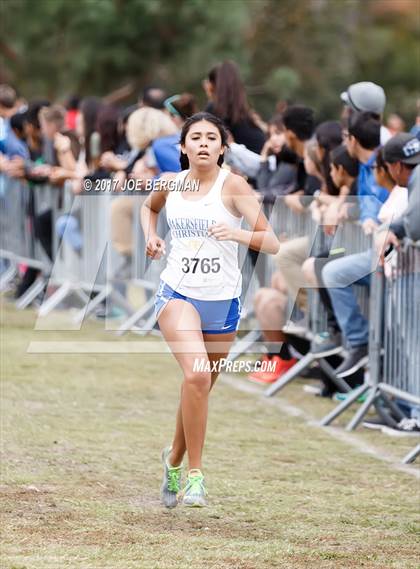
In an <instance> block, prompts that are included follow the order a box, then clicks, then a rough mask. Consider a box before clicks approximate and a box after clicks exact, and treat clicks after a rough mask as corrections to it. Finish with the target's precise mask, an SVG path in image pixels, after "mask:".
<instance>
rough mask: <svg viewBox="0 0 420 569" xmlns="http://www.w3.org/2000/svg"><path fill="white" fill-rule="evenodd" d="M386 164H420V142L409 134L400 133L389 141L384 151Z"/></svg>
mask: <svg viewBox="0 0 420 569" xmlns="http://www.w3.org/2000/svg"><path fill="white" fill-rule="evenodd" d="M383 154H384V160H385V162H389V163H390V164H392V163H394V162H403V163H404V164H414V165H416V164H420V140H419V139H418V138H416V137H415V136H414V135H413V134H410V133H408V132H400V133H399V134H396V135H395V136H393V137H392V138H390V139H389V140H388V142H387V143H386V144H385V146H384V150H383Z"/></svg>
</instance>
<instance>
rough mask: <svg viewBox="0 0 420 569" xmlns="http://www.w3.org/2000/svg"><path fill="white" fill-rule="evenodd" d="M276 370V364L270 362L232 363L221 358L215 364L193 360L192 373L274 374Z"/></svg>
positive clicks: (237, 361)
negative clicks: (261, 372) (260, 372)
mask: <svg viewBox="0 0 420 569" xmlns="http://www.w3.org/2000/svg"><path fill="white" fill-rule="evenodd" d="M275 370H276V362H275V361H271V360H263V361H256V362H250V361H242V360H235V361H234V362H232V361H230V360H227V359H226V358H221V359H220V360H219V361H217V362H210V361H209V360H207V359H205V358H195V359H194V365H193V371H195V372H205V373H221V372H222V371H224V372H226V373H241V372H243V373H251V372H252V373H254V372H257V371H258V372H259V371H263V372H274V371H275Z"/></svg>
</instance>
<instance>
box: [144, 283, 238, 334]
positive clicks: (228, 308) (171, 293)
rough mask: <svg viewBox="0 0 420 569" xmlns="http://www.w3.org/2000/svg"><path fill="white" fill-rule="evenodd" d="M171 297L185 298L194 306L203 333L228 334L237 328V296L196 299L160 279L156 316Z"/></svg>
mask: <svg viewBox="0 0 420 569" xmlns="http://www.w3.org/2000/svg"><path fill="white" fill-rule="evenodd" d="M172 298H178V299H181V300H185V301H186V302H189V303H190V304H192V305H193V306H194V308H195V309H196V310H197V311H198V313H199V315H200V319H201V330H202V331H203V332H204V333H205V334H228V333H229V332H235V331H236V330H237V329H238V326H239V319H240V317H241V301H240V299H239V298H231V299H228V300H197V299H195V298H190V297H189V296H185V295H183V294H180V293H179V292H176V291H175V290H173V289H172V288H171V287H170V286H169V285H168V284H166V283H165V282H164V281H160V285H159V288H158V291H157V293H156V297H155V314H156V318H157V317H158V316H159V314H160V311H161V310H162V308H163V307H164V306H165V305H166V304H167V302H169V301H170V300H171V299H172Z"/></svg>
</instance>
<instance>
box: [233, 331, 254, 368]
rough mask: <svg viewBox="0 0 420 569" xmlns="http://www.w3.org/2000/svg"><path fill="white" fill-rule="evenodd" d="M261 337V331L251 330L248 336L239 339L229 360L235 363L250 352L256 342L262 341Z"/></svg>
mask: <svg viewBox="0 0 420 569" xmlns="http://www.w3.org/2000/svg"><path fill="white" fill-rule="evenodd" d="M261 335H262V334H261V331H260V330H251V332H248V334H246V335H245V336H244V337H243V338H239V339H237V340H236V341H235V343H234V345H233V346H232V348H231V349H230V352H229V355H228V356H227V360H228V361H230V362H233V361H235V360H236V359H238V358H239V357H240V356H242V355H243V354H246V353H247V352H248V350H250V349H251V348H252V346H253V345H254V344H255V342H258V341H259V340H261Z"/></svg>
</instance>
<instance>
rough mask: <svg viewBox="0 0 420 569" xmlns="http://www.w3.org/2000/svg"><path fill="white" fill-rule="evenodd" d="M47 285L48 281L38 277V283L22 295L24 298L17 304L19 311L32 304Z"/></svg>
mask: <svg viewBox="0 0 420 569" xmlns="http://www.w3.org/2000/svg"><path fill="white" fill-rule="evenodd" d="M46 284H47V279H46V278H44V277H38V278H37V279H36V281H35V282H34V283H33V284H32V285H31V286H30V287H29V288H28V290H26V291H25V292H24V294H22V296H21V297H20V298H19V299H18V300H17V301H16V302H15V306H16V308H17V309H18V310H23V309H24V308H26V307H27V306H29V305H30V304H31V302H32V301H33V300H35V298H36V297H37V296H38V294H40V293H41V292H42V291H43V290H44V289H45V286H46Z"/></svg>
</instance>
